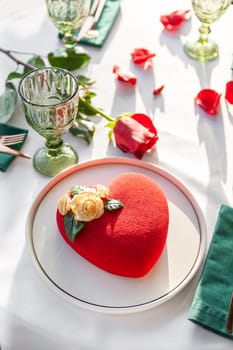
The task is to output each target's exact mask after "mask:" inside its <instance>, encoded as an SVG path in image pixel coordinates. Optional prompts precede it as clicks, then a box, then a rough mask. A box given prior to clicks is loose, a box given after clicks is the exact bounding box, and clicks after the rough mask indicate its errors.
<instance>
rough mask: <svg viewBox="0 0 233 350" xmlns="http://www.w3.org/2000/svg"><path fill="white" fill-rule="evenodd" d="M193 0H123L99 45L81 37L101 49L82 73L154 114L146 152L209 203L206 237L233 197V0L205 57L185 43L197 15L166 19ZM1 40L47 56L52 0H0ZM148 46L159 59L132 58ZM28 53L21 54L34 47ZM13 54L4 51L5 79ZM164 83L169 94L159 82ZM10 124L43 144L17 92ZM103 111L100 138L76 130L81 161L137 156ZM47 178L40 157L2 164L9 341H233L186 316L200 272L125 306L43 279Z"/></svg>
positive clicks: (104, 345)
mask: <svg viewBox="0 0 233 350" xmlns="http://www.w3.org/2000/svg"><path fill="white" fill-rule="evenodd" d="M187 8H191V4H190V2H187V1H184V0H179V1H178V0H166V1H160V2H158V1H154V0H144V1H143V2H138V1H132V0H122V2H121V11H120V14H119V16H118V18H117V20H116V22H115V24H114V27H113V28H112V31H111V33H110V35H109V37H108V39H107V41H106V42H105V44H104V46H103V47H102V48H94V47H88V46H83V48H84V49H85V50H86V51H87V52H88V53H89V54H90V55H91V57H92V59H91V62H90V64H89V65H88V67H87V68H85V69H84V70H83V73H84V74H86V75H88V76H90V77H91V78H92V79H94V80H95V81H96V92H97V96H96V97H95V103H96V105H97V106H101V107H102V108H103V109H104V110H105V111H106V113H108V114H110V115H111V116H113V117H116V116H117V115H119V114H120V113H124V112H141V113H145V114H148V115H150V116H151V118H152V119H153V120H154V122H155V125H156V127H157V129H158V133H159V141H158V144H157V148H156V150H154V151H153V152H152V153H150V154H146V155H145V156H144V158H143V160H142V161H145V162H149V163H152V164H155V165H156V166H159V167H162V168H163V169H165V170H166V171H169V172H171V173H172V174H174V175H175V176H176V177H177V178H178V179H179V180H180V181H182V182H183V183H184V184H185V186H186V187H187V188H188V189H189V190H190V191H191V193H192V194H193V196H194V197H195V199H196V200H197V202H198V203H199V206H200V208H201V210H202V213H203V216H204V219H205V223H206V230H207V248H208V245H209V242H210V239H211V236H212V233H213V229H214V225H215V222H216V218H217V215H218V211H219V208H220V206H221V204H223V203H224V204H229V205H231V204H232V183H233V137H232V134H233V126H232V124H233V114H232V112H233V110H232V108H231V106H229V105H228V104H226V102H225V99H224V92H225V84H226V82H227V81H229V80H231V78H232V72H231V65H232V52H233V44H232V40H230V37H231V36H230V33H231V32H232V29H233V28H232V18H233V17H232V15H233V13H232V11H233V8H229V9H228V11H227V12H226V13H225V14H224V16H223V17H222V18H221V19H219V20H218V21H217V22H216V23H214V24H213V25H212V33H211V35H212V37H213V38H214V39H215V40H216V41H217V42H218V44H219V47H220V56H219V58H218V59H216V60H215V61H212V62H209V63H206V64H204V63H200V62H197V61H195V60H192V59H190V58H189V57H187V56H186V55H185V53H184V51H183V45H184V43H185V41H186V40H187V39H188V38H191V37H195V36H197V33H198V26H199V23H198V21H197V19H196V18H195V16H194V15H193V16H192V19H191V20H190V21H188V22H186V23H185V24H184V25H183V26H182V28H181V29H180V30H179V31H177V32H174V33H172V32H171V33H167V32H166V31H164V29H163V27H162V25H161V23H160V21H159V17H160V15H161V14H166V13H169V12H171V11H173V10H177V9H187ZM0 38H1V44H0V46H1V47H3V48H5V49H11V50H16V51H23V52H32V53H37V54H40V55H44V56H46V54H47V53H48V52H50V51H55V50H56V49H57V48H58V47H60V46H61V43H60V42H59V40H58V38H57V29H56V28H55V27H54V26H53V24H52V23H51V22H50V21H49V19H48V15H47V12H46V7H45V2H44V1H43V0H34V1H29V0H22V1H20V2H18V1H16V0H7V1H6V0H1V1H0ZM136 47H145V48H147V49H149V50H151V51H153V52H155V53H156V57H155V58H154V67H153V69H149V70H142V69H141V68H137V67H135V66H133V65H132V62H131V59H130V53H131V52H132V51H133V49H134V48H136ZM27 57H28V56H26V55H20V58H23V59H26V58H27ZM114 64H118V65H119V66H122V67H124V68H127V69H130V70H132V71H133V72H134V73H135V74H137V76H138V83H137V85H136V86H135V87H129V86H126V85H124V84H122V83H120V82H118V81H116V79H115V77H114V76H113V74H112V67H113V65H114ZM14 69H15V63H14V62H13V61H11V60H9V59H8V58H7V57H6V56H4V55H2V54H1V55H0V91H1V92H2V91H3V86H4V81H5V79H6V77H7V75H8V74H9V72H11V71H13V70H14ZM162 84H164V85H165V88H164V91H163V93H162V94H161V95H160V96H156V97H155V96H153V95H152V90H153V88H154V87H158V86H160V85H162ZM202 88H212V89H214V90H216V91H218V92H219V93H222V98H221V108H220V110H219V113H218V114H217V115H216V116H209V115H207V114H206V113H205V112H203V111H201V110H200V109H196V108H195V106H194V96H195V95H196V94H197V93H198V92H199V91H200V90H201V89H202ZM9 124H12V125H15V126H19V127H24V128H27V129H29V135H28V138H27V140H26V142H25V144H24V146H23V151H25V152H26V153H30V154H34V153H35V151H36V150H37V149H38V147H39V146H40V145H41V144H42V142H43V141H42V139H41V137H40V136H39V135H38V134H36V133H35V132H34V131H33V130H32V129H31V128H30V127H28V125H27V124H26V122H25V119H24V116H23V113H22V109H21V106H20V104H19V103H18V105H17V109H16V112H15V114H14V116H13V117H12V119H11V120H10V121H9ZM104 125H105V121H104V120H100V121H98V123H97V124H96V133H95V136H94V139H93V142H92V144H91V145H89V146H88V145H86V144H85V143H84V142H83V141H82V140H80V139H77V138H75V137H74V136H71V135H70V134H67V135H66V136H65V138H66V140H67V141H68V142H70V144H72V145H73V147H75V149H76V150H77V151H78V153H79V157H80V162H83V161H86V160H91V159H97V158H104V157H123V158H128V159H133V156H131V155H129V154H124V153H122V152H121V151H120V150H119V149H118V148H116V147H114V146H113V145H112V144H109V142H108V135H107V130H106V128H104ZM49 181H50V179H49V178H47V177H44V176H42V175H40V174H38V173H37V172H36V171H35V169H34V168H33V166H32V162H31V161H28V160H25V159H20V158H17V159H15V160H14V161H13V162H12V164H11V165H10V167H9V168H8V170H7V171H6V172H5V173H0V193H1V209H0V324H1V327H0V343H1V344H2V347H3V350H5V349H12V350H13V349H16V348H17V349H33V350H37V349H40V350H41V349H45V350H47V349H51V348H52V347H54V348H56V349H58V350H60V349H69V350H73V349H86V350H87V349H101V350H105V349H106V350H107V349H108V350H109V349H111V350H118V349H125V350H131V349H134V350H135V349H148V350H150V349H151V350H152V349H155V348H158V349H160V350H161V349H185V350H186V349H193V350H194V349H195V350H196V349H205V350H207V349H211V350H213V349H218V350H219V349H224V350H227V349H229V350H230V349H232V342H231V341H230V340H228V339H226V338H224V337H221V336H219V335H217V334H214V333H212V332H210V331H207V330H205V329H203V328H202V327H199V326H197V325H195V324H193V323H192V322H190V321H189V320H188V311H189V308H190V306H191V303H192V299H193V296H194V292H195V288H196V285H197V281H198V274H197V275H196V276H195V278H194V279H193V280H192V281H191V282H190V283H189V284H188V285H187V286H186V287H185V288H184V289H183V290H182V291H181V292H180V293H178V294H177V295H176V296H174V297H173V298H172V299H170V300H168V301H166V302H165V303H163V304H162V305H159V306H157V307H153V308H151V309H149V310H146V311H141V312H137V313H129V314H122V315H115V314H105V313H99V312H93V311H91V310H85V309H84V308H81V307H79V306H76V305H73V304H72V303H70V302H68V301H67V300H65V299H63V298H61V296H60V295H58V294H57V293H54V291H53V290H52V289H51V288H50V287H49V286H48V285H47V284H46V283H45V281H44V280H43V279H42V278H41V276H40V275H39V274H38V271H37V270H36V268H35V266H34V264H33V262H32V259H31V256H30V254H29V251H28V248H27V245H26V242H25V222H26V219H27V215H28V212H29V209H30V207H31V205H32V203H33V201H34V200H35V198H36V197H37V195H38V193H40V191H41V190H42V189H43V188H44V186H46V184H47V183H48V182H49Z"/></svg>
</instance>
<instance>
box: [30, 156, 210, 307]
mask: <svg viewBox="0 0 233 350" xmlns="http://www.w3.org/2000/svg"><path fill="white" fill-rule="evenodd" d="M109 164H114V165H116V164H120V165H127V166H130V165H132V166H136V167H138V168H142V169H146V170H149V171H152V172H154V173H156V174H158V175H160V176H162V177H163V178H165V179H167V180H168V181H169V182H171V183H172V184H174V185H175V186H176V187H177V188H178V189H179V190H180V191H181V192H182V194H183V195H184V196H185V197H186V198H187V200H188V201H189V203H190V205H191V206H192V208H193V210H194V212H195V214H196V217H197V221H198V225H199V233H200V245H199V249H198V254H197V257H196V259H195V260H194V263H193V266H192V268H191V269H190V271H189V273H188V275H187V276H186V277H185V278H184V279H183V280H181V281H180V283H179V284H178V285H177V286H176V287H175V288H173V289H172V290H169V291H168V292H167V293H165V294H164V295H162V296H161V297H159V298H157V299H155V300H151V301H147V302H144V303H142V304H137V305H130V306H128V305H126V306H108V305H106V306H105V305H99V304H95V303H92V302H88V301H85V300H82V299H77V298H75V297H74V296H72V295H71V294H69V293H68V292H66V291H64V289H62V288H61V287H60V286H58V285H57V284H56V283H55V282H54V281H53V280H51V278H50V277H49V276H48V275H47V273H46V271H44V269H43V267H42V266H41V264H40V262H39V261H38V258H37V256H36V252H35V249H34V247H33V239H32V233H33V230H32V227H33V222H34V219H35V216H36V213H37V210H38V208H39V206H40V204H41V203H42V201H43V199H44V198H45V197H46V195H47V194H48V193H49V191H51V190H52V189H53V188H54V187H55V186H56V185H57V184H58V183H59V182H61V181H62V180H63V179H65V178H66V177H68V176H70V175H72V174H74V173H76V172H78V171H80V170H83V169H86V168H90V167H95V166H101V165H109ZM25 235H26V243H27V247H28V250H29V253H30V256H31V258H32V260H33V262H34V265H35V266H36V268H37V270H39V272H40V275H41V276H42V277H43V278H44V279H45V280H46V282H47V283H48V284H49V286H50V287H52V289H53V290H54V291H56V293H57V294H59V295H60V296H62V297H63V298H64V299H66V300H68V301H70V302H72V303H73V304H75V305H79V306H81V307H83V308H85V309H89V310H92V311H99V312H101V313H129V312H130V313H132V312H138V311H144V310H147V309H150V308H152V307H155V306H158V305H161V304H162V303H164V302H166V301H167V300H170V299H171V298H172V297H174V296H175V295H177V294H178V293H179V292H180V291H181V290H182V289H183V288H184V287H185V286H186V285H187V284H188V283H189V282H190V281H191V280H192V279H193V278H194V276H195V275H196V273H197V271H198V270H199V268H200V266H201V264H202V262H203V258H204V256H205V253H206V241H207V233H206V224H205V220H204V216H203V213H202V210H201V208H200V206H199V204H198V202H197V201H196V199H195V198H194V196H193V194H192V193H191V191H190V190H189V189H188V188H187V186H186V185H185V184H184V183H183V181H181V180H179V179H178V178H177V177H176V176H175V175H174V174H173V173H171V172H170V171H167V170H165V168H163V167H161V166H158V165H156V164H153V163H150V162H146V161H142V160H137V159H129V158H120V157H107V158H98V159H92V160H88V161H83V162H80V163H78V164H75V165H73V166H71V167H69V168H67V169H65V170H63V171H62V172H60V173H59V174H58V175H56V176H55V177H53V178H52V179H51V180H50V181H49V182H48V183H47V184H46V185H45V186H44V187H43V188H42V190H41V191H40V192H39V193H38V195H37V196H36V198H35V199H34V201H33V204H32V205H31V207H30V209H29V212H28V215H27V218H26V225H25Z"/></svg>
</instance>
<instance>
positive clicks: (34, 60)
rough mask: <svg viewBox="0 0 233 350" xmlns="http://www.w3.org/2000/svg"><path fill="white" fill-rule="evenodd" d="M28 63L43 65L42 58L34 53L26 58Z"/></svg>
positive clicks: (39, 66)
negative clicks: (28, 58)
mask: <svg viewBox="0 0 233 350" xmlns="http://www.w3.org/2000/svg"><path fill="white" fill-rule="evenodd" d="M28 63H29V64H31V65H32V66H34V67H37V68H42V67H45V63H44V61H43V59H42V58H41V57H40V56H36V55H35V56H33V57H32V58H30V60H28Z"/></svg>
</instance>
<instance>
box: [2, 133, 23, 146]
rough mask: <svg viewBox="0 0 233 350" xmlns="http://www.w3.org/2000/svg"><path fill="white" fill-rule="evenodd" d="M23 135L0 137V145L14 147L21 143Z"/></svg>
mask: <svg viewBox="0 0 233 350" xmlns="http://www.w3.org/2000/svg"><path fill="white" fill-rule="evenodd" d="M24 137H25V134H24V133H22V134H15V135H0V143H1V144H2V145H5V146H10V145H16V144H17V143H20V142H22V141H23V139H24Z"/></svg>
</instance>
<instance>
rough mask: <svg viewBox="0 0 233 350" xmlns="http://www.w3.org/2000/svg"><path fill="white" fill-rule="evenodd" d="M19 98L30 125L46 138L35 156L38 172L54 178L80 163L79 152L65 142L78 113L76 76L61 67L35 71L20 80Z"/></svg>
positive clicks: (35, 165)
mask: <svg viewBox="0 0 233 350" xmlns="http://www.w3.org/2000/svg"><path fill="white" fill-rule="evenodd" d="M19 95H20V97H21V102H22V107H23V110H24V114H25V117H26V120H27V122H28V124H29V125H30V126H31V127H32V128H33V129H34V130H35V131H37V132H38V133H39V134H40V135H41V136H43V137H44V138H45V146H44V147H42V148H40V149H39V150H38V151H37V152H36V154H35V155H34V157H33V165H34V167H35V168H36V170H37V171H39V172H40V173H42V174H44V175H47V176H54V175H56V174H57V173H59V172H60V171H62V170H63V169H65V168H67V167H69V166H71V165H73V164H75V163H77V162H78V155H77V153H76V152H75V150H74V149H73V148H72V147H71V146H69V145H68V144H67V143H64V142H63V139H62V136H63V133H64V132H65V131H68V130H69V128H70V127H71V125H72V124H73V121H74V119H75V116H76V114H77V107H78V101H79V87H78V82H77V79H76V78H75V76H74V75H73V74H71V73H70V72H68V71H66V70H64V69H62V68H54V67H45V68H39V69H35V70H33V71H31V72H29V73H28V74H26V75H25V76H24V77H23V78H22V79H21V81H20V83H19Z"/></svg>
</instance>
